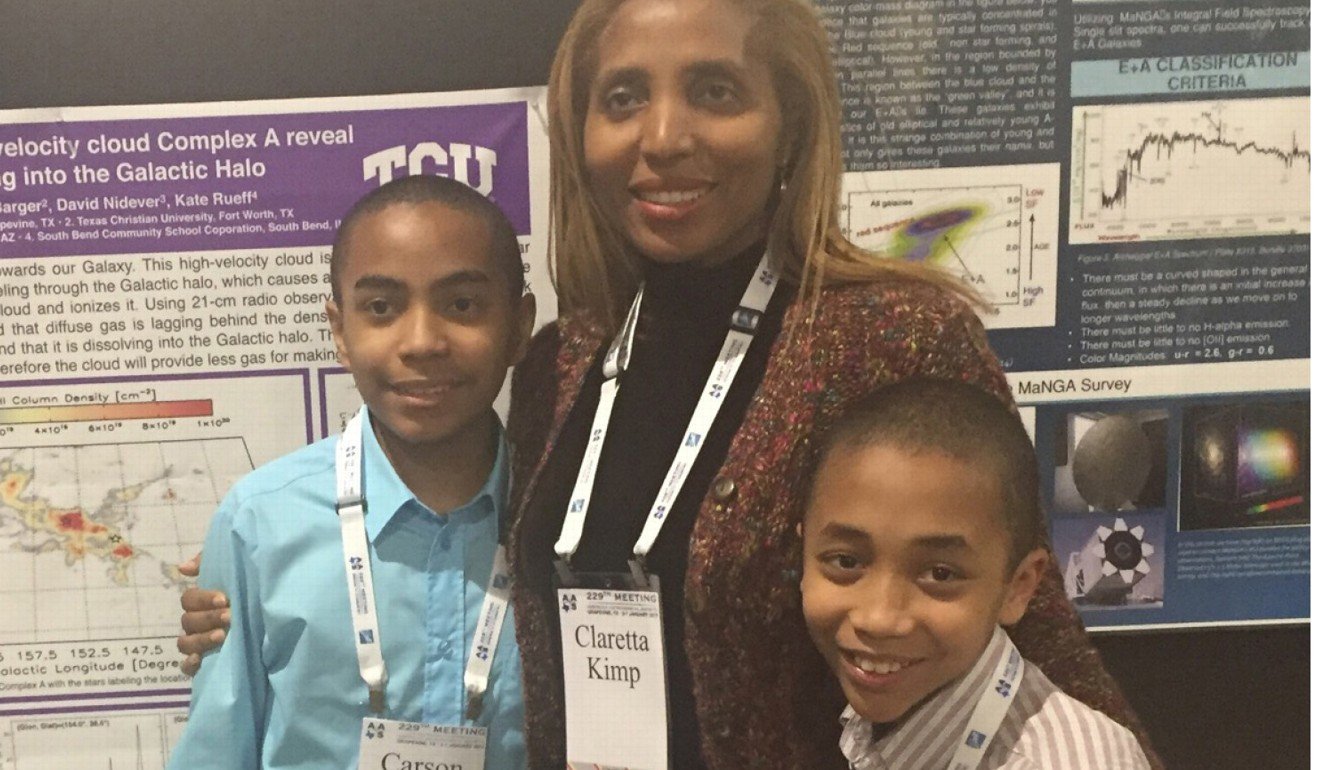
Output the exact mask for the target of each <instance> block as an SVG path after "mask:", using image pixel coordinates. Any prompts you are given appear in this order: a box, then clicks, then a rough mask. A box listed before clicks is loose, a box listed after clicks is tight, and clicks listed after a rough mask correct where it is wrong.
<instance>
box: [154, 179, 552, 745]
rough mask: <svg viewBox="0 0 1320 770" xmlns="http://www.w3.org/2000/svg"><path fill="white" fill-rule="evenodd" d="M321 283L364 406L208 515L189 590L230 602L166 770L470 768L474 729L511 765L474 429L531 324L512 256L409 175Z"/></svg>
mask: <svg viewBox="0 0 1320 770" xmlns="http://www.w3.org/2000/svg"><path fill="white" fill-rule="evenodd" d="M330 278H331V291H332V298H331V300H330V301H329V302H328V303H327V305H326V310H327V314H328V316H329V320H330V325H331V329H332V331H333V334H334V340H335V346H336V348H337V350H338V353H339V359H340V361H341V362H342V363H343V365H344V367H345V368H347V369H348V370H349V371H350V372H351V373H352V375H353V380H354V383H355V384H356V385H357V389H358V391H359V393H361V395H362V399H363V401H364V402H365V406H364V408H363V411H362V412H361V413H359V415H358V416H357V417H356V418H355V419H354V420H353V422H352V423H351V424H350V426H349V429H348V430H346V431H345V435H344V436H343V437H340V438H339V439H336V438H329V439H325V440H323V441H320V442H318V443H316V444H312V445H310V446H308V447H305V448H303V449H301V450H298V451H297V452H294V453H292V454H290V455H287V456H285V457H283V458H281V459H279V460H276V461H274V462H271V463H269V464H267V465H264V466H262V467H261V468H259V469H257V470H256V471H254V472H253V473H251V474H249V475H248V476H247V477H245V478H244V479H243V480H241V481H240V482H239V483H238V484H236V485H235V486H234V488H233V490H231V491H230V493H229V494H228V495H227V496H226V497H225V500H224V501H223V502H222V503H221V505H220V507H219V509H218V510H217V511H216V514H215V517H214V518H213V520H212V522H211V527H210V531H209V533H208V535H207V538H206V544H205V547H204V551H205V553H206V559H205V561H204V563H203V565H202V572H201V577H200V581H199V582H200V585H201V586H203V587H205V588H211V589H220V590H222V591H224V592H225V593H226V594H227V595H228V598H229V603H230V606H231V607H232V623H231V626H230V630H229V636H228V638H227V639H226V642H225V644H224V645H223V646H221V648H220V649H219V650H218V651H216V652H214V653H212V654H210V655H208V656H207V657H206V658H205V659H204V660H203V663H202V665H201V670H200V671H199V673H198V675H197V678H196V680H195V682H194V685H193V701H192V710H191V712H190V716H189V721H188V726H187V729H186V730H185V732H184V734H183V737H182V738H181V740H180V742H179V744H178V746H177V747H176V749H175V751H174V753H173V755H172V756H171V758H170V765H169V766H170V767H171V768H198V767H215V768H255V767H266V768H281V767H317V768H322V767H343V768H352V767H358V765H359V760H360V759H361V761H362V762H368V761H369V762H371V763H372V764H373V765H375V766H380V765H378V764H376V763H378V762H383V763H384V766H389V765H390V764H391V763H393V765H395V766H398V767H407V766H417V767H424V766H431V765H426V764H420V763H422V762H426V761H435V762H451V761H454V760H455V759H456V758H457V759H463V760H467V759H469V758H471V757H472V756H473V754H472V752H473V751H477V752H478V754H477V756H480V749H479V743H480V741H479V737H480V734H481V733H482V732H483V731H482V730H481V729H477V730H474V729H472V728H484V731H485V733H486V744H485V751H484V759H485V766H486V767H488V768H492V769H493V770H502V769H503V768H521V767H524V766H525V764H526V753H525V747H524V745H523V738H522V725H523V710H522V693H521V676H522V672H521V666H520V664H519V659H518V650H517V648H516V644H515V640H514V634H513V623H512V622H507V623H502V620H503V616H502V609H503V605H502V604H501V599H504V600H505V601H507V593H506V592H507V582H506V579H505V577H504V575H503V574H502V570H501V565H502V562H503V558H502V548H499V546H498V539H499V533H500V526H499V518H500V516H501V514H502V512H503V511H504V510H505V508H506V506H507V502H508V501H507V494H508V459H507V448H506V446H505V443H504V437H503V430H502V427H501V425H500V422H499V419H498V418H497V417H496V415H495V413H494V411H493V410H492V409H491V404H492V402H493V401H494V399H495V397H496V395H497V394H498V393H499V390H500V387H501V385H502V383H503V381H504V377H505V374H506V373H507V370H508V368H509V367H510V366H512V365H513V364H515V363H516V362H517V361H518V360H519V359H520V358H521V356H522V355H523V352H524V350H525V348H526V345H527V343H528V340H529V338H530V335H531V327H532V323H533V320H534V317H535V302H534V299H533V298H532V296H531V295H525V294H523V291H522V289H523V280H522V260H521V256H520V252H519V249H518V243H517V239H516V237H515V235H514V233H513V231H512V229H511V228H510V226H509V224H508V222H507V220H506V219H505V218H504V216H503V214H502V213H501V212H500V211H499V209H498V208H496V207H495V205H494V204H493V203H491V202H490V201H488V200H486V199H485V198H484V197H483V196H481V195H480V194H479V193H477V192H475V191H474V190H472V189H470V188H468V187H467V186H465V185H463V184H461V183H458V182H454V181H452V180H448V179H444V178H440V177H434V176H416V177H407V178H404V179H400V180H396V181H394V182H391V183H389V184H386V185H384V186H382V187H380V188H378V189H376V190H373V191H372V192H370V193H368V194H367V195H366V196H365V197H363V198H362V199H361V200H360V201H358V202H357V203H356V204H355V205H354V206H353V208H352V209H350V211H349V213H348V214H347V215H346V216H345V217H344V220H343V223H342V224H341V225H340V228H339V231H338V233H337V234H336V238H335V244H334V247H333V252H332V257H331V266H330ZM358 474H360V476H358ZM354 477H357V481H356V482H354V480H353V479H354ZM359 493H360V496H361V497H362V498H363V500H364V504H363V505H362V506H360V507H355V506H354V505H353V502H354V500H353V498H355V496H357V494H359ZM355 516H356V517H357V518H354V517H355ZM497 551H498V553H497ZM350 592H351V593H352V599H351V601H350ZM483 630H484V635H485V638H482V634H483ZM474 640H475V641H474ZM492 652H493V655H492ZM465 679H466V680H467V681H466V683H465ZM398 722H405V723H414V726H404V727H400V726H399V725H398V724H397V723H398ZM435 725H441V726H446V728H433V727H431V726H435ZM363 736H365V738H363ZM474 738H476V739H477V742H476V743H473V740H474ZM360 743H362V744H364V745H361V746H360V745H359V744H360ZM423 744H425V745H423ZM465 752H466V753H465ZM410 763H417V764H410ZM435 766H444V765H443V764H437V765H435ZM464 766H465V767H469V768H470V767H473V766H474V765H472V764H465V765H464Z"/></svg>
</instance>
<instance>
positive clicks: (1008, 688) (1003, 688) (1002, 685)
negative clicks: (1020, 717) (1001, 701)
mask: <svg viewBox="0 0 1320 770" xmlns="http://www.w3.org/2000/svg"><path fill="white" fill-rule="evenodd" d="M1012 691H1013V685H1011V684H1009V683H1008V682H1007V681H1005V680H1003V679H1000V680H999V684H997V685H995V692H997V693H999V694H1000V695H1002V696H1004V697H1005V698H1007V697H1008V694H1009V693H1010V692H1012Z"/></svg>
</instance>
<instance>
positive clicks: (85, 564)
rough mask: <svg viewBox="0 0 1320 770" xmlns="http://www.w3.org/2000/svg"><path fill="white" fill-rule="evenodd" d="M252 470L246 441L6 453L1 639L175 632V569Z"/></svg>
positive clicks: (0, 479)
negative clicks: (225, 498)
mask: <svg viewBox="0 0 1320 770" xmlns="http://www.w3.org/2000/svg"><path fill="white" fill-rule="evenodd" d="M251 469H252V461H251V459H250V458H249V455H248V451H247V447H246V446H245V444H244V441H243V439H241V438H222V439H205V440H189V441H168V442H142V443H123V444H100V445H88V446H50V447H28V448H20V449H9V450H5V451H4V452H3V453H0V569H2V570H3V573H4V574H5V575H7V576H8V577H7V579H6V581H5V584H4V585H3V586H0V603H3V604H4V606H5V610H6V613H5V617H6V623H5V625H4V627H3V628H0V643H24V642H49V641H69V640H75V639H104V638H122V637H127V636H134V637H142V636H173V635H174V634H175V633H177V627H178V593H179V591H180V590H181V588H182V586H183V583H184V581H183V579H182V578H181V576H180V575H179V573H178V571H177V569H176V568H175V567H174V565H175V564H176V563H177V562H178V561H180V560H181V559H183V558H186V557H188V556H191V555H192V554H193V553H195V552H196V551H197V550H198V549H199V548H200V545H201V542H202V540H203V539H204V537H205V533H206V526H207V523H208V522H209V521H210V517H211V513H212V512H213V511H214V510H215V507H216V504H217V503H218V501H219V499H220V497H221V496H222V495H223V494H224V492H225V491H226V490H228V489H229V487H230V485H231V484H233V482H234V481H236V480H237V479H238V478H240V477H241V476H242V475H243V474H245V473H247V472H248V471H250V470H251Z"/></svg>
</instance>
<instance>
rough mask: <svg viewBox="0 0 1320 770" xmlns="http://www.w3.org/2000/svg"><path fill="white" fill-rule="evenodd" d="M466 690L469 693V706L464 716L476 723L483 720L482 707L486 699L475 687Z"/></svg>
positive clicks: (464, 710) (464, 711)
mask: <svg viewBox="0 0 1320 770" xmlns="http://www.w3.org/2000/svg"><path fill="white" fill-rule="evenodd" d="M464 690H465V691H466V693H467V706H466V708H464V709H463V716H464V717H466V718H467V719H468V720H470V721H473V722H475V721H477V720H478V719H480V718H481V707H482V701H483V700H484V699H483V698H482V697H481V693H480V692H479V691H478V690H477V688H475V687H465V688H464Z"/></svg>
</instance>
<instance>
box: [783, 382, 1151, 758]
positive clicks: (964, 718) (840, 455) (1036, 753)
mask: <svg viewBox="0 0 1320 770" xmlns="http://www.w3.org/2000/svg"><path fill="white" fill-rule="evenodd" d="M1038 486H1039V481H1038V470H1037V465H1036V456H1035V450H1034V448H1033V446H1032V444H1031V441H1030V439H1029V438H1028V437H1027V435H1026V432H1025V431H1024V430H1023V427H1022V423H1021V422H1020V421H1019V420H1018V418H1017V417H1016V416H1015V415H1014V414H1013V413H1012V412H1010V411H1009V410H1008V409H1007V408H1005V406H1004V405H1003V404H1002V403H1000V402H999V401H997V400H995V399H994V398H993V397H992V396H989V395H987V394H985V393H984V392H982V391H981V390H979V389H977V388H975V387H973V386H970V385H966V384H963V383H956V382H950V381H941V380H931V379H924V378H923V379H909V380H905V381H903V382H902V383H899V384H897V385H894V386H891V387H889V388H886V389H884V390H881V391H878V392H877V393H875V394H873V395H872V396H869V397H867V398H865V399H863V400H862V401H861V402H859V403H858V404H856V405H854V406H853V407H852V408H850V409H849V410H848V411H847V412H846V413H845V414H844V415H843V416H842V417H840V419H839V420H838V421H837V422H836V424H835V426H834V428H833V429H832V431H831V432H830V433H829V434H828V435H827V436H826V437H825V440H824V443H823V444H822V447H821V450H820V454H819V459H818V465H817V468H816V473H815V475H814V480H813V486H812V490H811V494H810V496H809V498H808V503H807V509H806V512H805V516H804V519H803V523H802V535H803V547H804V552H803V577H802V600H803V609H804V612H805V615H806V620H807V625H808V627H809V629H810V631H811V634H812V638H813V639H814V640H815V642H816V646H817V647H818V648H819V649H820V652H821V654H822V655H823V656H824V657H825V660H826V661H827V662H828V663H829V665H830V667H831V669H832V670H833V671H834V673H835V674H836V675H837V676H838V678H839V682H840V684H841V685H842V688H843V691H844V694H845V695H846V696H847V698H848V702H849V706H848V708H847V709H845V711H844V713H843V715H842V717H841V721H842V723H843V736H842V738H841V740H840V747H841V748H842V750H843V752H844V755H845V756H846V757H847V759H848V761H849V762H850V763H851V766H852V767H853V768H854V770H879V769H880V768H903V769H904V770H917V769H919V768H945V767H949V768H960V770H973V768H1010V769H1012V770H1028V769H1029V768H1049V769H1050V770H1089V769H1090V768H1095V769H1096V770H1112V769H1114V768H1148V767H1149V765H1148V764H1147V761H1146V758H1145V756H1144V754H1143V753H1142V750H1141V747H1140V745H1139V744H1138V743H1137V740H1136V738H1135V737H1134V736H1133V734H1132V733H1131V732H1130V731H1129V730H1127V729H1126V728H1124V727H1122V726H1120V725H1118V724H1117V723H1115V722H1114V721H1113V720H1111V719H1109V718H1108V717H1107V716H1105V715H1104V714H1101V713H1100V712H1098V711H1095V710H1093V709H1091V708H1089V707H1088V706H1085V705H1083V704H1082V703H1080V702H1079V701H1077V700H1075V699H1073V698H1071V697H1069V696H1068V695H1066V694H1065V693H1063V692H1062V691H1061V690H1059V689H1058V688H1057V687H1055V686H1054V684H1053V683H1051V682H1050V681H1049V679H1047V678H1046V677H1045V675H1044V674H1042V673H1041V672H1040V670H1039V669H1038V668H1036V667H1035V666H1034V665H1032V664H1031V663H1030V662H1028V661H1026V660H1024V659H1022V657H1021V656H1020V655H1019V654H1018V652H1017V649H1016V647H1014V645H1013V642H1012V641H1011V640H1010V639H1009V637H1008V634H1007V633H1006V632H1005V631H1004V630H1003V628H1002V626H1011V625H1012V624H1014V623H1016V622H1017V621H1018V620H1019V619H1020V618H1021V617H1022V615H1023V613H1024V612H1025V611H1026V607H1027V602H1028V601H1029V600H1030V598H1031V596H1032V594H1033V593H1034V592H1035V590H1036V586H1037V584H1038V583H1039V582H1040V579H1041V577H1042V575H1043V574H1044V571H1045V570H1046V569H1047V568H1049V565H1050V564H1051V562H1050V560H1049V556H1048V554H1047V553H1046V551H1045V550H1044V549H1043V548H1040V547H1037V543H1038V542H1039V540H1038V537H1039V533H1040V531H1041V528H1042V519H1041V509H1040V503H1039V496H1038Z"/></svg>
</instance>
